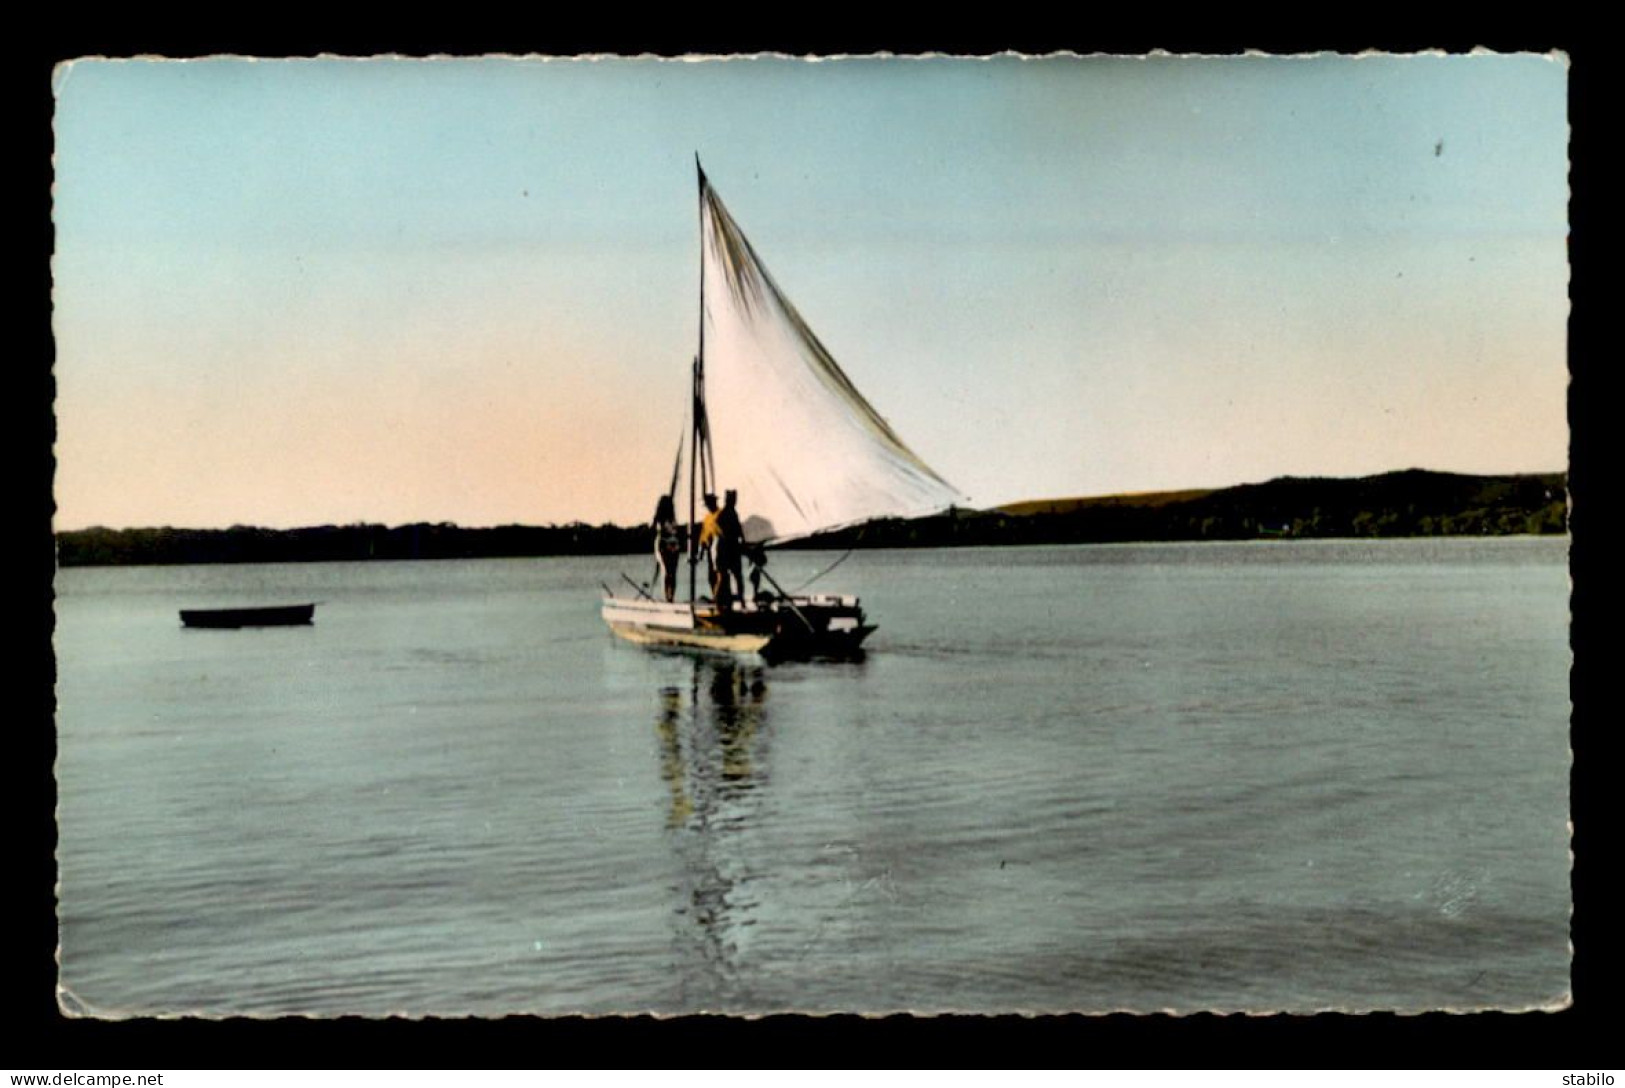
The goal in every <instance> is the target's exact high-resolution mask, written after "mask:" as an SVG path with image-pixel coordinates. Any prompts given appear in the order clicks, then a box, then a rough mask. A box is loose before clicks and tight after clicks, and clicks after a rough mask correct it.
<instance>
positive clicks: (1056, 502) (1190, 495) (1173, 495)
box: [990, 488, 1213, 517]
mask: <svg viewBox="0 0 1625 1088" xmlns="http://www.w3.org/2000/svg"><path fill="white" fill-rule="evenodd" d="M1211 494H1213V489H1212V488H1208V489H1206V490H1195V491H1131V492H1127V493H1125V494H1122V495H1095V496H1093V497H1091V498H1087V499H1028V500H1027V501H1026V502H1012V503H1006V504H1005V505H1003V506H996V507H994V508H993V510H992V511H990V512H991V513H1004V514H1015V515H1016V516H1018V517H1027V516H1028V515H1030V514H1073V513H1076V512H1077V511H1079V510H1082V509H1085V508H1087V507H1092V506H1146V507H1152V506H1167V505H1169V504H1170V503H1176V502H1189V501H1191V500H1192V499H1200V498H1205V497H1206V496H1208V495H1211Z"/></svg>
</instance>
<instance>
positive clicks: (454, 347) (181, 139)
mask: <svg viewBox="0 0 1625 1088" xmlns="http://www.w3.org/2000/svg"><path fill="white" fill-rule="evenodd" d="M55 84H56V87H55V90H56V97H57V112H56V120H55V131H56V141H57V146H56V158H55V169H56V184H55V190H54V211H53V220H54V225H55V228H56V254H55V258H54V261H53V274H54V278H55V291H54V321H53V324H54V329H55V334H56V339H57V359H56V367H55V377H56V382H57V401H56V414H57V426H58V437H57V445H56V456H57V460H58V467H57V475H56V480H55V496H56V501H57V504H58V511H57V517H56V525H57V528H58V529H74V528H83V527H86V526H90V525H98V524H99V525H106V526H110V527H125V526H156V525H174V526H189V527H210V526H226V525H231V524H255V525H264V526H272V527H292V526H300V525H314V524H322V523H351V522H359V521H368V522H384V523H388V524H400V523H404V522H411V521H454V522H458V523H460V524H463V525H469V526H479V525H496V524H507V523H515V522H518V523H529V524H542V523H548V522H555V523H562V522H567V521H572V520H583V521H588V522H601V521H618V522H621V523H634V522H638V521H642V520H644V519H645V518H647V517H648V515H649V513H650V512H651V509H652V506H653V498H654V496H655V494H656V493H657V492H658V491H660V490H661V489H662V488H663V487H664V486H665V483H666V479H667V477H668V475H669V473H670V466H671V462H672V453H673V449H674V445H675V442H676V440H677V436H678V434H679V433H680V432H681V431H682V429H683V426H684V413H685V411H686V392H687V383H688V370H687V368H688V360H689V358H690V356H691V355H692V354H693V351H694V348H695V339H696V329H697V317H698V315H697V292H698V284H697V267H698V246H699V239H698V232H697V220H696V194H695V182H694V165H693V164H694V156H695V154H696V153H698V154H699V156H700V157H701V158H702V160H703V161H704V164H705V168H706V172H707V174H708V175H709V177H710V179H711V181H712V183H713V185H714V186H715V187H716V189H717V191H718V192H719V193H720V195H721V196H722V199H723V200H724V201H725V202H726V203H727V205H728V207H729V209H730V210H731V211H732V213H733V215H734V217H735V218H736V219H737V220H738V222H739V225H740V226H741V228H742V229H743V230H744V231H745V232H746V234H747V235H748V236H749V237H750V239H751V241H752V242H753V243H754V245H755V247H756V249H757V251H758V253H759V254H760V255H761V257H762V259H763V260H764V261H765V263H766V264H767V266H768V268H769V269H770V270H771V271H772V273H773V275H774V277H775V278H776V280H777V281H778V283H779V285H780V286H781V287H782V288H783V289H784V290H785V291H786V293H787V294H788V295H789V296H790V298H791V299H792V300H793V301H794V302H795V304H796V305H797V307H798V308H799V310H800V312H801V314H802V315H803V316H804V317H805V318H806V319H807V321H808V322H809V323H810V324H811V326H812V327H813V328H814V329H815V330H816V331H817V332H818V334H819V336H820V338H821V339H822V340H823V342H824V344H825V345H826V346H827V347H828V348H829V349H830V351H831V352H832V353H833V354H834V356H835V357H836V358H837V359H838V360H840V362H841V364H842V366H843V367H844V368H845V369H846V372H847V373H848V375H850V377H851V378H852V379H853V381H854V382H855V383H856V384H857V385H858V387H859V388H860V389H862V390H863V391H864V393H865V394H866V395H867V396H868V397H869V399H870V400H871V401H872V402H873V403H874V405H875V407H876V408H877V409H878V410H879V411H880V413H881V414H882V415H883V416H885V417H886V418H887V420H889V422H890V423H891V424H892V426H893V427H894V428H895V429H896V431H897V432H898V433H899V434H900V435H901V436H902V438H903V439H904V441H906V442H907V443H908V444H909V445H910V446H911V447H912V448H913V449H914V450H915V451H916V452H917V453H918V454H919V455H920V456H921V457H922V458H923V459H924V460H926V461H927V462H929V463H930V464H931V465H932V466H933V467H935V468H936V469H937V470H938V471H939V472H940V473H941V474H942V475H943V476H944V477H946V478H947V479H948V480H950V481H952V482H953V483H954V484H955V485H957V486H958V487H959V488H960V489H961V490H962V491H963V492H964V494H965V495H966V497H967V500H968V502H970V503H971V504H972V505H976V506H988V505H993V504H996V503H1000V502H1008V501H1015V500H1021V499H1030V498H1042V497H1051V496H1066V495H1087V494H1104V493H1111V492H1121V491H1143V490H1158V489H1173V488H1185V487H1205V486H1224V485H1228V484H1236V483H1243V482H1250V481H1257V480H1264V479H1268V478H1271V477H1274V476H1281V475H1297V476H1307V475H1339V476H1349V475H1361V474H1366V473H1373V472H1382V471H1387V470H1390V469H1398V468H1407V467H1413V466H1414V467H1423V468H1432V469H1441V470H1449V471H1460V472H1483V473H1495V472H1530V471H1552V470H1559V469H1562V468H1564V467H1565V466H1566V464H1567V449H1568V428H1567V421H1566V415H1565V397H1566V390H1567V379H1568V372H1567V364H1566V342H1565V325H1566V320H1567V315H1568V302H1567V286H1568V275H1569V271H1568V264H1567V251H1566V236H1567V231H1568V222H1567V200H1568V160H1567V144H1568V128H1567V122H1566V113H1565V111H1566V92H1567V69H1566V66H1565V64H1564V63H1563V62H1562V61H1561V60H1560V59H1553V58H1550V57H1538V56H1490V55H1473V56H1450V57H1440V56H1422V57H1360V58H1349V57H1338V56H1320V57H1312V58H1266V57H1241V58H1222V59H1205V60H1204V59H1178V58H1148V59H1140V58H1081V59H1080V58H1048V59H1039V60H1023V59H1019V58H1014V57H1004V58H994V59H990V60H954V59H946V58H938V59H929V60H921V59H914V60H909V59H893V60H881V59H863V60H841V61H821V62H807V61H796V60H784V59H761V60H740V59H735V60H726V61H720V60H715V61H703V62H701V61H659V60H653V59H649V60H621V59H604V60H546V61H544V60H536V59H530V60H525V59H463V60H441V61H418V60H370V61H346V60H336V59H327V60H304V61H285V60H277V61H247V60H203V61H187V62H164V61H79V62H74V63H73V64H71V65H65V66H63V67H61V68H59V69H58V71H57V73H56V77H55ZM724 483H726V481H724ZM747 505H748V503H747Z"/></svg>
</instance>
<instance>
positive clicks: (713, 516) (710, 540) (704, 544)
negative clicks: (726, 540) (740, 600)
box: [694, 494, 722, 600]
mask: <svg viewBox="0 0 1625 1088" xmlns="http://www.w3.org/2000/svg"><path fill="white" fill-rule="evenodd" d="M705 508H706V509H707V510H709V511H710V513H708V514H706V515H705V519H704V520H703V521H701V522H700V531H699V533H698V535H696V536H695V538H694V560H695V562H698V561H699V557H700V556H701V555H704V556H705V563H706V575H705V576H706V582H707V584H708V585H710V587H711V598H712V600H716V597H717V554H716V553H717V541H718V540H719V539H720V538H721V536H722V527H721V526H720V525H719V524H717V515H718V513H719V511H718V510H717V497H716V496H715V495H711V494H707V495H706V496H705Z"/></svg>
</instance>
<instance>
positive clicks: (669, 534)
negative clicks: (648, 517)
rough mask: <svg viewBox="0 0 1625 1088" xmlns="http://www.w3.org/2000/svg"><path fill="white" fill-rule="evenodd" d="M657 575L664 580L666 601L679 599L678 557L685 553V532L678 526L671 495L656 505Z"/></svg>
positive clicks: (662, 498)
mask: <svg viewBox="0 0 1625 1088" xmlns="http://www.w3.org/2000/svg"><path fill="white" fill-rule="evenodd" d="M653 528H654V533H655V573H656V574H657V575H661V576H663V578H664V583H663V584H664V586H665V590H666V600H668V601H671V600H675V599H676V597H677V557H678V556H679V555H681V554H682V551H683V530H682V529H681V528H680V527H679V526H678V524H677V509H676V507H675V506H673V505H672V501H671V496H670V495H662V496H660V501H659V502H658V503H656V504H655V517H654V522H653Z"/></svg>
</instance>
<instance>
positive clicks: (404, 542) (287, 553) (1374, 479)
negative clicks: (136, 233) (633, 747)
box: [56, 469, 1568, 567]
mask: <svg viewBox="0 0 1625 1088" xmlns="http://www.w3.org/2000/svg"><path fill="white" fill-rule="evenodd" d="M1567 484H1568V480H1567V476H1566V475H1565V474H1564V473H1561V472H1556V473H1544V474H1533V475H1522V476H1466V475H1460V474H1456V473H1449V472H1428V471H1424V470H1422V469H1408V470H1406V471H1404V472H1389V473H1384V474H1383V475H1380V476H1365V477H1360V478H1356V479H1337V478H1329V477H1304V478H1299V477H1292V476H1283V477H1281V478H1280V479H1276V480H1270V481H1268V482H1266V483H1260V484H1242V485H1240V486H1238V487H1225V488H1218V489H1215V490H1189V491H1157V492H1143V493H1139V494H1128V495H1101V496H1095V497H1090V498H1064V499H1038V500H1032V501H1028V502H1019V503H1011V504H1009V505H1007V506H1003V507H998V508H996V509H992V510H984V511H978V510H950V511H948V512H947V513H945V514H939V515H936V516H934V517H926V518H912V519H901V518H887V519H882V520H879V521H871V522H868V523H867V524H864V525H859V526H855V527H853V528H851V529H843V530H841V531H839V532H834V533H824V534H821V535H819V536H815V537H810V538H808V539H806V540H800V541H796V542H794V543H792V544H789V545H786V547H789V548H796V549H818V548H919V547H956V546H969V545H1006V544H1010V545H1018V544H1083V543H1110V542H1127V541H1156V540H1255V539H1259V538H1261V537H1392V536H1462V535H1472V536H1480V535H1508V534H1515V533H1563V532H1566V531H1567V527H1568V491H1567ZM56 542H57V559H58V562H59V563H60V564H61V565H62V566H64V567H75V566H104V565H122V564H167V563H276V562H326V561H334V560H352V559H473V558H488V557H498V556H534V555H637V554H641V553H646V552H647V551H648V549H649V531H648V529H646V528H644V527H643V526H634V527H631V528H626V527H622V526H617V525H584V524H580V523H575V524H571V525H563V526H552V525H549V526H540V527H537V526H526V525H507V526H501V527H498V528H494V529H464V528H461V527H459V526H456V525H451V524H445V523H442V524H416V525H403V526H398V527H395V528H389V527H387V526H383V525H340V526H335V525H323V526H318V527H315V528H308V529H285V530H276V529H258V528H253V527H249V526H233V527H232V528H230V529H174V528H161V529H104V528H94V529H82V530H74V531H68V532H62V533H58V534H57V536H56Z"/></svg>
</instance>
